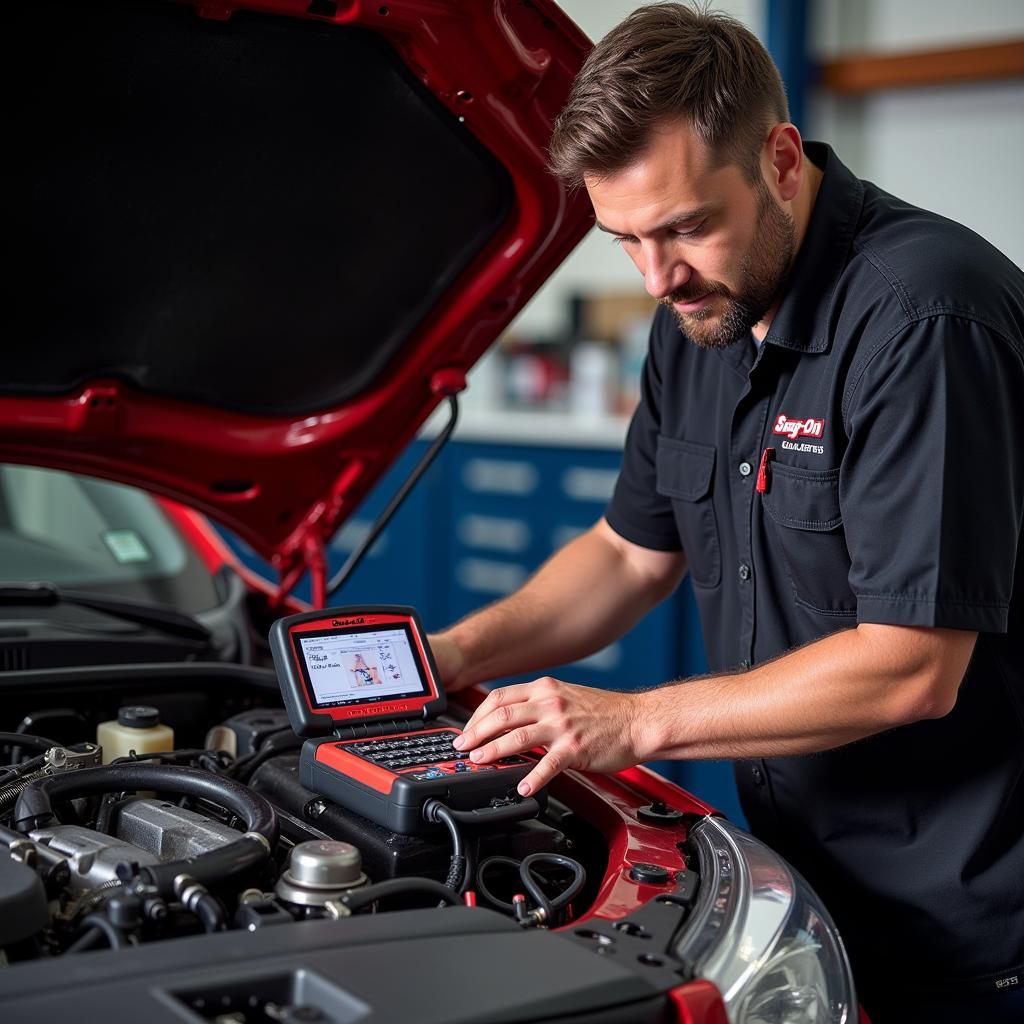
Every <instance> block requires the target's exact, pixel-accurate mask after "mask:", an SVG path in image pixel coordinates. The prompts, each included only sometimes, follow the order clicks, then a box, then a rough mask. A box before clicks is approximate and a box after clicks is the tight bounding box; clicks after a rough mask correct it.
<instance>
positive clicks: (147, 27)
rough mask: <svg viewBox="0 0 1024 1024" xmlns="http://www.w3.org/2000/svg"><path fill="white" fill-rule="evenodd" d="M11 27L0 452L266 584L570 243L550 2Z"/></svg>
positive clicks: (175, 5) (89, 14) (564, 58)
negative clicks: (156, 497)
mask: <svg viewBox="0 0 1024 1024" xmlns="http://www.w3.org/2000/svg"><path fill="white" fill-rule="evenodd" d="M22 8H23V9H22V10H21V11H20V12H19V13H18V14H17V15H10V20H11V21H13V22H14V25H13V26H12V30H11V31H10V32H9V34H8V38H9V39H10V40H11V41H12V43H14V44H15V49H16V50H17V52H18V53H19V54H20V57H21V60H22V62H23V64H22V66H21V67H20V68H19V69H18V70H16V71H14V70H13V69H12V72H11V73H16V74H18V76H19V78H18V80H17V82H9V83H8V95H9V96H12V97H15V98H16V99H15V103H14V105H15V106H16V108H17V109H16V110H15V112H14V114H13V115H12V120H13V133H14V135H15V138H14V139H13V140H11V141H10V142H9V143H8V146H9V148H8V152H9V153H16V154H17V158H16V159H15V160H14V161H12V163H14V164H15V167H16V169H15V182H14V184H13V185H12V186H11V187H10V188H9V190H8V191H7V196H8V215H7V222H8V225H9V230H10V231H12V232H13V236H14V247H13V248H14V252H15V254H16V255H17V261H16V262H17V269H16V270H15V272H14V274H13V281H11V282H10V283H9V292H8V294H9V296H10V299H9V301H10V308H11V309H12V313H11V314H10V318H9V321H8V331H7V338H8V342H7V346H6V358H5V364H6V365H5V368H4V371H3V373H2V374H0V460H5V461H16V462H28V463H32V464H36V465H48V466H53V467H57V468H61V469H67V470H74V471H77V472H83V473H88V474H92V475H95V476H101V477H107V478H110V479H115V480H118V481H122V482H126V483H131V484H135V485H138V486H141V487H144V488H146V489H148V490H150V491H153V492H156V493H158V494H161V495H164V496H167V497H170V498H173V499H175V500H178V501H181V502H183V503H185V504H187V505H190V506H192V507H194V508H198V509H200V510H202V511H203V512H206V513H208V514H209V515H210V516H212V517H214V518H215V519H217V520H218V521H220V522H222V523H224V524H226V525H227V526H229V527H231V528H232V529H233V530H235V531H237V533H239V534H240V535H241V536H243V537H244V538H245V539H246V540H247V541H248V542H249V543H250V544H252V545H253V547H254V548H256V549H257V550H258V551H259V552H260V553H261V554H263V555H264V556H267V557H270V558H272V559H273V560H274V562H275V564H276V565H277V567H278V568H279V569H280V571H281V572H282V575H285V574H287V573H288V571H289V570H290V569H291V570H294V569H295V568H296V567H298V566H301V565H302V563H303V561H304V560H306V559H308V558H310V557H312V556H315V554H316V552H317V551H322V545H323V544H324V542H325V541H326V540H328V539H329V538H330V537H331V536H332V535H333V533H334V532H335V530H336V529H337V528H338V526H339V524H340V523H341V522H342V521H343V520H344V519H345V518H346V517H347V516H348V515H349V513H350V512H351V511H352V509H353V508H354V507H355V506H356V505H357V503H358V502H359V501H360V500H361V498H362V497H363V496H364V495H365V493H366V492H367V490H368V489H369V488H370V487H371V486H372V484H373V483H374V482H375V481H376V480H377V479H378V477H379V476H380V475H381V474H382V472H383V471H384V470H385V469H386V468H387V466H388V465H389V464H390V463H391V462H392V461H393V459H394V458H395V457H396V455H397V454H398V453H399V452H400V451H401V449H402V448H403V447H404V446H405V445H406V444H407V443H408V441H409V440H410V439H411V438H412V437H413V436H414V435H415V433H416V431H417V428H418V427H419V426H420V425H421V424H422V423H423V421H424V420H425V419H426V417H427V416H428V414H429V413H430V412H431V411H432V410H433V409H434V407H435V406H436V405H437V404H438V403H439V402H441V401H443V400H444V397H445V396H446V395H448V394H450V393H452V392H455V391H457V390H459V389H460V388H461V387H462V386H464V380H465V373H466V371H467V370H468V369H469V368H470V367H471V366H472V365H473V363H474V362H475V361H476V360H477V359H478V358H479V356H480V355H481V353H482V352H483V351H484V350H485V349H486V348H487V347H488V346H489V345H490V344H491V343H492V342H493V341H494V339H495V338H496V337H497V335H498V334H499V332H500V331H501V330H502V328H503V327H504V326H505V325H506V324H507V323H508V322H509V320H510V319H511V318H512V317H513V316H514V315H515V313H516V312H517V311H518V310H519V309H520V308H521V307H522V306H523V304H524V303H525V302H526V300H527V299H528V298H529V297H530V295H531V294H532V293H533V292H534V291H535V290H536V289H537V287H538V286H539V285H540V284H541V283H542V282H543V281H544V280H545V279H546V278H547V277H548V276H549V274H550V273H551V272H552V270H553V269H554V268H555V267H556V266H557V265H558V264H559V263H560V262H561V261H562V259H563V258H564V257H565V256H566V254H567V253H568V252H569V251H570V250H571V249H572V248H573V246H575V244H576V243H577V242H578V241H579V239H580V238H581V237H582V236H583V234H584V233H585V231H586V230H587V227H588V225H589V223H590V220H589V210H588V207H587V204H586V202H585V200H584V199H583V197H581V196H578V195H577V196H571V195H567V194H566V193H565V191H564V190H563V189H562V188H561V187H560V186H559V185H558V184H557V183H556V182H555V181H554V179H552V178H551V176H550V175H549V174H548V173H547V172H546V171H545V166H544V165H545V155H546V154H545V148H546V145H547V142H548V138H549V136H550V133H551V128H552V124H553V121H554V118H555V117H556V116H557V113H558V111H559V109H560V107H561V106H562V104H563V103H564V101H565V98H566V96H567V93H568V90H569V87H570V84H571V81H572V78H573V75H574V74H575V72H576V71H577V69H578V68H579V66H580V64H581V63H582V60H583V58H584V56H585V54H586V52H587V50H588V49H589V46H590V44H589V42H588V41H587V39H586V37H585V36H584V35H583V34H582V33H581V32H580V31H579V30H578V29H577V28H576V27H575V25H573V23H572V22H571V21H569V20H568V18H567V17H566V16H565V15H564V14H563V13H562V12H561V11H559V10H558V9H557V7H556V6H555V5H554V3H552V2H549V0H530V2H521V0H490V2H484V0H464V2H461V3H459V2H438V0H388V2H387V3H386V4H382V3H380V2H376V0H375V2H373V3H369V2H363V0H312V2H311V0H248V2H243V0H238V2H236V0H192V2H175V0H48V2H47V3H45V4H24V5H22Z"/></svg>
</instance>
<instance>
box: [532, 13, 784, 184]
mask: <svg viewBox="0 0 1024 1024" xmlns="http://www.w3.org/2000/svg"><path fill="white" fill-rule="evenodd" d="M674 119H680V120H682V121H683V122H684V123H686V124H688V125H689V126H690V127H691V128H692V129H693V130H694V131H695V132H696V134H697V136H698V138H700V139H701V140H702V141H703V142H704V143H705V144H706V145H707V146H708V147H709V148H710V149H711V151H712V152H713V153H714V155H715V157H716V159H718V160H719V161H720V162H721V163H734V164H738V165H739V167H740V168H741V169H742V170H743V172H744V174H745V175H746V176H747V179H748V180H749V181H755V180H757V173H758V167H759V160H760V151H761V145H762V143H763V142H764V139H765V136H766V134H767V133H768V131H769V130H770V128H771V126H772V125H773V124H777V123H779V122H781V121H788V120H789V108H788V106H787V104H786V93H785V90H784V89H783V87H782V79H781V78H780V77H779V72H778V69H777V68H776V67H775V65H774V64H773V63H772V59H771V57H770V56H769V55H768V51H767V50H765V48H764V47H763V46H762V45H761V43H760V42H759V41H758V39H757V37H756V36H754V35H753V33H751V32H749V31H748V30H747V29H745V28H744V27H743V26H742V25H741V24H740V23H739V22H738V21H736V20H735V19H734V18H731V17H729V16H728V15H726V14H721V13H719V12H716V11H710V10H707V9H706V8H705V7H695V6H688V5H686V4H681V3H659V4H652V5H650V6H648V7H641V8H639V9H638V10H636V11H634V12H633V13H632V14H631V15H629V17H628V18H626V20H625V21H623V22H622V23H621V24H619V25H617V26H616V27H615V28H613V29H612V30H611V32H609V33H608V35H606V36H605V37H604V39H602V40H601V41H600V42H599V43H598V44H597V46H595V47H594V49H593V50H591V52H590V55H589V56H588V57H587V59H586V62H585V63H584V65H583V67H582V68H581V69H580V72H579V74H578V75H577V76H576V81H575V82H574V83H573V87H572V92H571V93H570V94H569V101H568V103H567V104H566V106H565V109H564V110H563V111H562V113H561V114H560V115H559V117H558V121H557V123H556V125H555V131H554V135H553V136H552V138H551V144H550V147H549V158H550V159H549V164H550V167H551V170H552V171H553V173H554V174H555V175H556V176H557V177H559V178H560V179H561V180H562V181H563V182H565V183H566V184H568V185H570V186H573V187H575V186H578V185H580V184H582V182H583V176H584V175H585V174H586V175H597V176H600V175H603V174H614V173H615V172H617V171H621V170H623V169H624V168H626V167H628V166H629V165H630V163H632V162H633V160H635V159H636V158H637V157H638V156H639V155H640V154H641V153H642V152H643V150H644V147H645V146H646V145H647V143H648V142H649V141H650V138H651V134H652V132H653V131H654V130H655V129H657V128H658V127H659V126H660V125H662V124H664V123H667V122H671V121H672V120H674Z"/></svg>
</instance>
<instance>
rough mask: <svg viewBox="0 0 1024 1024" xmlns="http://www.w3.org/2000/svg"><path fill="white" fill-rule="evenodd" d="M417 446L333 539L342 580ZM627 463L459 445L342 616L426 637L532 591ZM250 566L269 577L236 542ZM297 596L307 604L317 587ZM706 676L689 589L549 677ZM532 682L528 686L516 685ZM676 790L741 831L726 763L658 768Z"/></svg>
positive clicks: (425, 482) (618, 685)
mask: <svg viewBox="0 0 1024 1024" xmlns="http://www.w3.org/2000/svg"><path fill="white" fill-rule="evenodd" d="M425 448H426V442H424V441H418V442H416V443H415V444H414V445H411V446H410V448H409V449H408V450H407V451H406V452H405V453H404V454H403V456H402V457H401V458H400V459H399V461H398V462H397V463H396V464H395V466H394V467H392V469H391V470H390V471H389V473H388V474H387V475H386V476H385V477H384V478H383V479H382V481H381V482H380V484H379V485H378V486H377V487H376V488H375V490H374V491H373V492H372V493H371V494H370V495H369V496H368V497H367V499H366V500H365V501H364V502H363V504H362V506H361V507H360V508H359V509H358V510H357V512H356V514H355V515H354V516H353V517H352V518H351V519H350V520H349V521H348V522H347V523H346V525H345V527H344V528H343V529H342V530H341V532H340V533H339V534H338V536H337V537H336V538H335V539H334V542H333V543H332V545H331V549H330V552H329V556H330V569H331V571H332V572H333V571H335V570H336V569H338V568H340V566H341V565H342V564H343V563H344V561H345V560H346V558H347V557H348V555H349V554H350V553H351V552H352V550H353V549H354V548H355V546H356V545H357V544H358V543H359V541H360V540H361V539H362V537H364V536H365V535H366V531H367V530H369V528H370V526H371V524H372V523H373V521H374V519H375V518H376V516H377V515H378V514H379V513H380V511H381V510H382V509H383V508H384V506H385V505H386V504H387V502H388V500H389V499H390V497H391V496H392V495H393V494H394V493H395V491H396V490H397V489H398V487H399V485H400V484H401V482H402V480H403V479H405V477H406V476H407V475H408V474H409V472H410V471H411V469H412V467H413V466H414V465H415V463H416V462H417V461H418V459H419V458H420V457H421V456H422V454H423V452H424V451H425ZM620 459H621V451H619V450H618V449H615V448H577V447H552V446H549V445H529V444H522V443H496V442H485V441H473V440H456V441H453V442H452V443H451V444H450V445H449V446H448V448H447V449H445V450H444V451H443V452H442V453H441V455H440V456H439V457H438V459H437V461H436V462H435V463H434V465H433V466H432V467H431V469H430V470H429V471H428V472H427V474H426V475H425V476H424V477H423V479H422V480H421V481H420V482H419V484H418V485H417V487H416V488H415V489H414V490H413V491H412V493H411V494H410V495H409V497H408V498H407V500H406V503H405V504H404V505H403V507H402V508H401V509H400V510H399V512H398V513H397V514H396V516H395V518H394V519H393V520H392V522H391V524H390V526H389V527H388V528H387V529H386V530H385V531H384V533H383V534H382V535H381V537H380V538H379V539H378V541H377V543H376V544H375V545H374V547H373V548H372V549H371V551H370V552H369V553H368V554H367V556H366V558H365V559H364V561H363V563H362V564H361V565H360V566H359V568H358V569H357V570H356V572H355V573H354V574H353V576H352V577H351V578H350V580H349V582H348V583H347V584H346V585H345V586H344V587H343V588H342V590H341V591H339V592H338V593H337V594H335V595H334V596H333V597H332V599H331V601H332V603H334V604H340V605H344V604H408V605H412V606H413V607H414V608H416V609H417V611H418V612H419V613H420V616H421V618H422V619H423V622H424V625H425V626H426V628H427V629H428V630H431V631H433V630H437V629H441V628H443V627H444V626H447V625H449V624H451V623H452V622H454V621H456V620H457V619H459V618H461V617H462V616H463V615H466V614H468V613H469V612H471V611H474V610H475V609H477V608H480V607H481V606H483V605H485V604H488V603H490V602H492V601H495V600H497V599H498V598H501V597H503V596H505V595H506V594H508V593H510V592H511V591H512V590H514V589H516V588H517V587H518V586H519V585H520V584H521V583H523V582H524V581H525V580H526V578H527V577H528V576H529V574H530V573H531V572H533V570H534V569H536V568H537V566H539V565H540V564H541V562H543V561H544V560H545V559H546V558H547V557H548V556H549V555H550V554H551V553H552V552H553V551H555V550H557V549H558V548H559V547H561V546H562V545H563V544H565V543H566V541H568V540H570V539H571V538H572V537H573V536H575V535H577V534H578V533H581V532H583V531H584V530H586V529H587V528H588V527H590V526H592V525H593V523H594V522H595V521H596V520H597V519H598V517H599V516H600V515H601V513H602V512H603V510H604V507H605V504H606V503H607V501H608V498H609V497H610V495H611V492H612V488H613V487H614V484H615V478H616V475H617V473H618V467H619V462H620ZM227 539H228V541H229V543H231V544H232V546H233V547H234V549H235V550H236V551H237V552H238V553H239V554H240V556H241V557H242V559H243V560H244V561H245V562H246V563H247V564H248V565H250V566H251V567H252V568H254V569H255V570H257V571H259V572H262V573H264V574H267V573H268V567H267V565H266V563H265V562H262V561H261V560H260V559H259V558H258V557H256V556H255V554H254V553H253V552H252V551H251V550H250V549H249V548H248V547H247V546H246V545H244V544H242V543H240V542H239V541H238V540H237V539H236V538H233V537H231V536H228V538H227ZM304 587H305V589H304V590H303V589H302V588H300V589H299V591H298V595H299V596H300V597H303V598H307V599H308V597H309V591H308V584H304ZM706 671H707V664H706V662H705V660H704V650H703V644H702V642H701V638H700V625H699V622H698V619H697V611H696V606H695V604H694V600H693V594H692V591H691V589H690V585H689V582H688V581H684V584H683V586H681V587H680V588H679V590H678V591H677V592H676V593H675V594H674V595H673V596H672V597H670V598H669V599H668V600H666V601H665V602H663V603H662V604H661V605H659V606H658V607H657V608H655V609H654V610H653V611H652V612H650V614H648V615H647V616H646V617H645V618H644V619H643V620H642V621H641V622H640V623H638V624H637V625H636V626H635V627H634V628H633V629H632V630H631V631H630V632H629V633H627V634H626V635H625V636H624V637H622V639H620V640H618V641H616V642H615V643H613V644H611V645H610V646H609V647H607V648H605V649H604V650H602V651H598V652H597V653H596V654H594V655H592V656H590V657H589V658H586V659H583V660H582V661H579V662H576V663H574V664H572V665H563V666H552V669H551V674H552V675H555V676H557V677H558V678H559V679H565V680H567V681H569V682H578V683H588V684H591V685H596V686H604V687H608V688H611V689H635V688H639V687H642V686H652V685H655V684H657V683H660V682H664V681H665V680H668V679H673V678H679V677H682V676H690V675H696V674H699V673H701V672H706ZM525 678H528V677H519V678H517V679H516V680H513V681H519V680H520V679H525ZM651 767H653V768H654V769H655V770H656V771H659V772H661V773H662V774H663V775H665V776H666V777H667V778H670V779H672V780H673V781H674V782H677V783H678V784H680V785H682V786H684V787H685V788H687V789H689V790H690V791H692V792H694V793H695V794H697V795H698V796H700V797H701V798H702V799H704V800H706V801H708V802H709V803H711V804H714V805H715V806H716V807H718V808H719V809H721V810H722V811H724V812H725V813H726V814H728V815H729V816H730V817H731V818H732V819H733V820H735V821H739V822H740V823H742V821H743V818H742V814H741V813H740V811H739V806H738V803H737V799H736V794H735V787H734V785H733V782H732V772H731V768H730V767H729V765H728V764H726V763H724V762H671V761H663V762H656V763H654V764H652V765H651Z"/></svg>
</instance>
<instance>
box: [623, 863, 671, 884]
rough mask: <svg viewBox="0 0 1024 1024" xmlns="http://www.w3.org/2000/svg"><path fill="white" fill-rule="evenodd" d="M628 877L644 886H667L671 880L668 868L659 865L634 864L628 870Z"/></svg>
mask: <svg viewBox="0 0 1024 1024" xmlns="http://www.w3.org/2000/svg"><path fill="white" fill-rule="evenodd" d="M629 877H630V878H632V879H633V881H634V882H642V883H643V884H644V885H668V883H669V882H670V881H671V879H672V875H671V873H670V872H669V870H668V868H663V867H662V866H661V865H660V864H634V865H633V866H632V867H631V868H630V869H629Z"/></svg>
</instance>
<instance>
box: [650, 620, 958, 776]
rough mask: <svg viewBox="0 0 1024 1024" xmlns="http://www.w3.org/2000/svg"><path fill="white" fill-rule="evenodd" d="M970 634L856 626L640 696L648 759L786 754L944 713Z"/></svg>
mask: <svg viewBox="0 0 1024 1024" xmlns="http://www.w3.org/2000/svg"><path fill="white" fill-rule="evenodd" d="M975 637H976V634H974V633H969V632H963V631H957V630H938V629H915V628H909V627H882V626H860V627H858V628H857V629H853V630H846V631H843V632H840V633H834V634H832V635H831V636H828V637H825V638H824V639H822V640H818V641H816V642H814V643H813V644H809V645H808V646H806V647H802V648H799V649H797V650H794V651H791V652H789V653H788V654H786V655H784V656H782V657H780V658H777V659H776V660H775V661H771V662H768V663H766V664H764V665H761V666H759V667H758V668H756V669H754V670H752V671H750V672H745V673H742V674H739V675H729V676H709V677H704V678H699V679H693V680H690V681H687V682H682V683H677V684H673V685H669V686H664V687H660V688H658V689H656V690H651V691H648V692H646V693H643V694H638V695H637V701H638V715H639V721H640V727H639V735H640V736H641V740H640V743H641V745H642V746H643V748H644V749H643V751H642V755H643V758H644V759H649V760H652V759H659V758H687V759H702V758H742V757H769V756H775V757H782V756H788V755H795V754H808V753H814V752H817V751H820V750H828V749H831V748H833V747H837V746H841V745H842V744H844V743H849V742H852V741H853V740H857V739H861V738H863V737H865V736H870V735H872V734H874V733H877V732H881V731H884V730H886V729H891V728H895V727H896V726H900V725H905V724H908V723H910V722H914V721H919V720H920V719H923V718H934V717H938V716H940V715H943V714H945V713H946V712H948V711H949V710H950V709H951V708H952V706H953V703H954V702H955V700H956V693H957V686H958V685H959V681H960V679H962V677H963V674H964V672H965V671H966V668H967V663H968V661H969V660H970V656H971V651H972V650H973V647H974V640H975Z"/></svg>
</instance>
